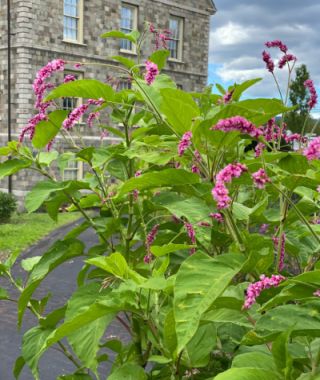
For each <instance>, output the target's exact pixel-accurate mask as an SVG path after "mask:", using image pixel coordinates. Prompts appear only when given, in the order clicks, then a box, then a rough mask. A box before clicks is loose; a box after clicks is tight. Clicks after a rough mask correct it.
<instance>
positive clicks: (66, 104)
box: [62, 71, 83, 122]
mask: <svg viewBox="0 0 320 380" xmlns="http://www.w3.org/2000/svg"><path fill="white" fill-rule="evenodd" d="M68 75H73V76H74V77H75V78H76V79H82V78H83V74H82V73H79V72H74V71H65V72H64V78H65V77H66V76H68ZM81 104H82V99H81V98H63V99H62V109H64V110H67V111H70V112H71V111H72V110H73V109H75V108H76V107H79V106H80V105H81ZM80 122H81V120H80Z"/></svg>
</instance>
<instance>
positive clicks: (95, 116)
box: [87, 111, 100, 128]
mask: <svg viewBox="0 0 320 380" xmlns="http://www.w3.org/2000/svg"><path fill="white" fill-rule="evenodd" d="M99 117H100V112H98V111H97V112H91V113H90V114H89V116H88V119H87V126H88V127H89V128H92V127H93V121H94V120H95V119H98V118H99Z"/></svg>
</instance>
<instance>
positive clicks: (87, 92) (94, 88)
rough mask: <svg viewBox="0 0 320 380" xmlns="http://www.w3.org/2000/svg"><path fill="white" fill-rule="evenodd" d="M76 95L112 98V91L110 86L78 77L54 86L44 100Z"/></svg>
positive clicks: (106, 99) (90, 97) (79, 96)
mask: <svg viewBox="0 0 320 380" xmlns="http://www.w3.org/2000/svg"><path fill="white" fill-rule="evenodd" d="M65 97H76V98H89V99H100V98H102V99H104V100H105V101H106V102H108V101H109V100H113V98H114V91H113V89H112V87H111V86H109V85H108V84H106V83H103V82H100V81H98V80H95V79H79V80H75V81H73V82H68V83H63V84H61V85H60V86H58V87H56V88H55V89H54V90H52V91H51V92H50V94H49V95H48V96H47V97H46V99H45V101H48V100H53V99H57V98H65Z"/></svg>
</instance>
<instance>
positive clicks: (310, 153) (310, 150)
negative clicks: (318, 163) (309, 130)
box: [303, 136, 320, 160]
mask: <svg viewBox="0 0 320 380" xmlns="http://www.w3.org/2000/svg"><path fill="white" fill-rule="evenodd" d="M303 154H304V155H305V156H306V157H307V159H308V160H316V159H319V158H320V136H318V137H316V138H315V139H313V140H312V141H311V142H310V144H309V145H308V147H307V148H306V149H305V150H304V151H303Z"/></svg>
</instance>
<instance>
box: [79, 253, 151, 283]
mask: <svg viewBox="0 0 320 380" xmlns="http://www.w3.org/2000/svg"><path fill="white" fill-rule="evenodd" d="M86 263H88V264H91V265H95V266H96V267H98V268H101V269H103V270H104V271H106V272H108V273H110V274H113V275H114V276H115V277H118V278H120V279H122V280H126V279H128V278H131V279H132V280H134V281H135V282H137V283H141V282H143V281H144V278H143V277H142V276H140V275H139V273H137V272H135V271H134V270H133V269H131V268H130V267H129V266H128V264H127V262H126V259H125V258H124V257H123V256H122V254H121V253H118V252H115V253H112V254H111V255H110V256H99V257H94V258H92V259H88V260H86Z"/></svg>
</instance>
